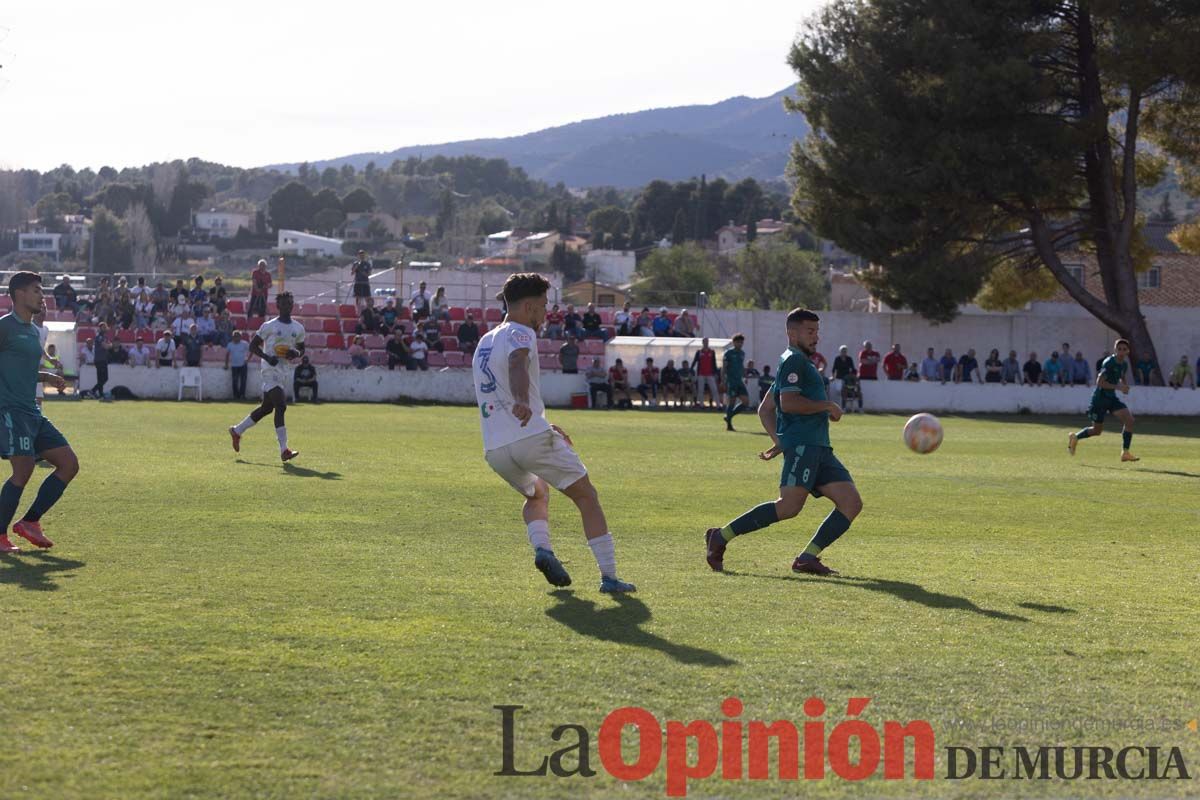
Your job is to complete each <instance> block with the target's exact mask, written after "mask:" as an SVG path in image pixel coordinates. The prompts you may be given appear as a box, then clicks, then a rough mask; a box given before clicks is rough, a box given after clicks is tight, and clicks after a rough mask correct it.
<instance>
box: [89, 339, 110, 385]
mask: <svg viewBox="0 0 1200 800" xmlns="http://www.w3.org/2000/svg"><path fill="white" fill-rule="evenodd" d="M108 338H109V334H108V325H107V324H105V323H103V322H101V323H100V326H99V327H98V328H97V329H96V345H95V346H96V349H95V351H94V352H93V353H92V359H93V360H94V362H95V366H96V385H95V386H94V387H92V396H93V397H95V398H97V399H100V400H103V399H104V384H106V383H108V356H109V350H108Z"/></svg>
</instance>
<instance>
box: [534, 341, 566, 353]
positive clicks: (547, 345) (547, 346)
mask: <svg viewBox="0 0 1200 800" xmlns="http://www.w3.org/2000/svg"><path fill="white" fill-rule="evenodd" d="M537 343H538V345H537V349H538V353H557V352H558V348H560V347H562V345H560V344H559V343H558V342H556V341H553V340H551V339H538V340H537Z"/></svg>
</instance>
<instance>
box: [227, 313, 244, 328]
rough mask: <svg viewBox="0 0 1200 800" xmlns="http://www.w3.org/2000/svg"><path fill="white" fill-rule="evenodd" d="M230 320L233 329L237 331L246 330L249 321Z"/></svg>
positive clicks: (240, 318) (235, 318)
mask: <svg viewBox="0 0 1200 800" xmlns="http://www.w3.org/2000/svg"><path fill="white" fill-rule="evenodd" d="M229 319H230V320H231V321H232V322H233V329H234V330H235V331H244V330H246V322H247V319H246V318H245V317H240V316H239V317H230V318H229Z"/></svg>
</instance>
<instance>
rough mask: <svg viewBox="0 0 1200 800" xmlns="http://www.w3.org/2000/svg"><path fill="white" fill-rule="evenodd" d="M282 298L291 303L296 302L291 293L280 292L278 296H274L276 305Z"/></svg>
mask: <svg viewBox="0 0 1200 800" xmlns="http://www.w3.org/2000/svg"><path fill="white" fill-rule="evenodd" d="M284 297H286V298H287V299H288V300H291V301H292V302H293V303H294V302H296V298H295V297H294V296H292V293H291V292H280V293H279V294H277V295H275V303H276V305H278V304H279V301H280V299H281V298H284Z"/></svg>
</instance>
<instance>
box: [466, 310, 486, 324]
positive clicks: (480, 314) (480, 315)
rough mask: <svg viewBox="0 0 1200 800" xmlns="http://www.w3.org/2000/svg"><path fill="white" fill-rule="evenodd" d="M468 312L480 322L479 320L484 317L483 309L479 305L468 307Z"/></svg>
mask: <svg viewBox="0 0 1200 800" xmlns="http://www.w3.org/2000/svg"><path fill="white" fill-rule="evenodd" d="M467 313H468V314H470V315H471V317H472V318H473V319H474V320H475V321H476V322H479V320H481V319H483V309H482V308H479V307H478V306H471V307H470V308H468V309H467Z"/></svg>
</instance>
